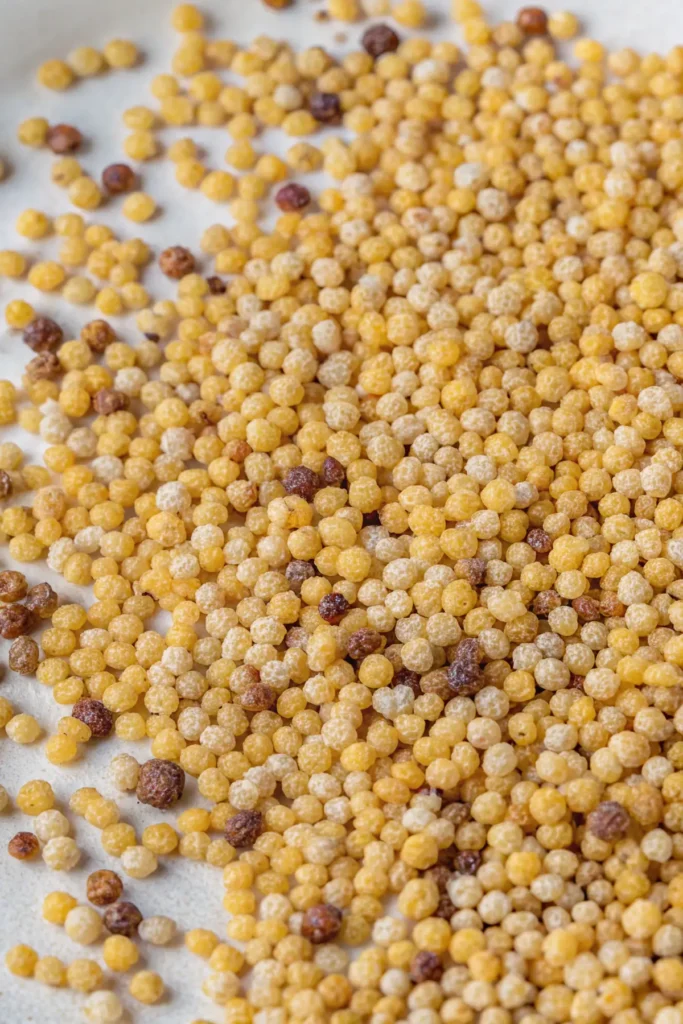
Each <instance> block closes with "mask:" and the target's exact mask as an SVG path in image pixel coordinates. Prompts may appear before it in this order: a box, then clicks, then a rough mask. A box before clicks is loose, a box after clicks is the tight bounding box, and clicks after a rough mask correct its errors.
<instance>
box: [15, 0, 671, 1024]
mask: <svg viewBox="0 0 683 1024" xmlns="http://www.w3.org/2000/svg"><path fill="white" fill-rule="evenodd" d="M321 6H322V0H319V2H315V0H313V2H312V0H298V2H297V3H296V5H295V7H293V8H291V9H290V10H288V11H286V12H282V13H276V12H273V11H270V10H268V9H266V8H264V7H263V6H262V5H261V3H260V2H259V0H208V2H206V3H204V4H202V7H203V9H204V10H207V11H209V12H212V13H213V14H214V15H215V17H214V18H213V19H212V27H213V28H214V29H215V32H216V34H217V36H219V37H230V38H234V39H236V40H237V41H239V42H243V43H244V42H247V41H249V39H251V38H253V37H254V36H255V35H257V34H259V33H261V32H264V33H268V34H271V35H273V36H275V37H278V38H287V39H289V40H291V41H292V42H294V43H296V44H297V45H304V44H307V45H308V44H311V43H314V42H315V43H319V44H322V45H325V46H326V47H328V49H329V50H330V51H331V52H333V53H335V54H339V53H342V52H343V51H344V49H345V48H349V47H352V46H353V45H355V44H356V41H357V39H358V37H359V35H360V32H361V31H362V28H361V27H360V26H341V25H339V24H338V23H330V24H322V25H321V24H320V23H317V22H314V20H313V13H314V12H315V11H316V10H317V9H319V8H320V7H321ZM518 6H519V4H518V3H515V2H511V0H495V2H493V3H491V4H488V5H487V8H488V9H489V11H490V12H491V14H492V15H494V16H495V17H501V16H505V17H511V16H513V14H514V12H515V10H516V8H517V7H518ZM545 6H546V8H548V9H556V10H557V9H563V8H564V7H565V6H569V3H567V4H565V3H563V2H559V3H558V2H557V0H551V2H549V3H546V4H545ZM171 7H172V5H171V4H169V3H167V2H165V0H143V2H140V0H115V2H105V0H61V2H60V0H21V2H16V0H0V26H1V31H0V95H2V98H3V99H2V110H1V112H0V120H1V122H2V133H1V134H0V155H1V156H2V157H3V158H4V159H6V160H8V161H9V163H10V164H11V166H12V172H13V173H12V175H11V177H10V178H9V179H8V180H7V181H5V182H3V183H2V184H1V185H0V247H3V248H4V247H6V246H11V247H13V248H19V249H21V250H23V251H26V252H30V251H31V250H32V249H35V248H37V247H35V246H33V245H32V244H31V243H26V242H25V241H24V240H22V239H18V238H17V237H16V235H15V234H14V231H13V223H14V220H15V217H16V213H17V211H18V210H20V209H22V208H24V207H26V206H34V207H37V208H39V209H43V210H45V211H46V212H47V213H49V214H51V215H56V214H58V213H60V212H64V211H66V210H67V209H68V208H69V206H68V203H67V201H66V196H65V194H64V193H63V192H62V191H61V190H60V189H58V188H57V186H55V185H52V184H51V183H50V181H49V165H50V155H49V154H48V153H47V152H46V151H38V152H35V151H32V150H26V149H22V148H21V147H20V146H19V145H18V144H17V143H16V142H15V140H14V136H15V128H16V125H17V123H18V122H19V121H20V120H21V119H23V118H25V117H27V116H31V115H44V116H46V117H48V118H49V119H50V120H51V121H53V122H54V121H66V122H70V123H73V124H76V125H78V127H79V128H80V129H81V130H82V132H83V134H84V135H85V136H86V138H87V139H88V145H87V147H86V148H85V151H84V154H83V158H82V162H83V164H84V166H85V167H86V169H87V170H88V171H89V172H91V173H93V174H94V175H97V174H98V172H99V170H101V168H102V167H103V166H105V165H106V164H107V163H110V162H112V160H114V159H120V158H121V150H120V144H121V140H122V138H123V135H124V128H123V126H122V124H121V121H120V112H121V111H122V110H123V109H124V108H125V107H127V106H130V105H133V104H134V103H138V102H144V101H145V97H146V95H147V93H146V86H147V83H148V82H149V80H150V79H151V77H152V76H153V74H155V73H157V72H159V71H162V70H167V67H168V61H169V57H170V53H171V51H172V48H173V46H174V33H173V32H172V30H171V28H170V25H169V17H168V16H169V12H170V10H171ZM428 7H429V8H430V11H431V12H433V15H434V17H433V33H434V36H435V38H436V37H441V38H451V39H456V40H457V38H458V37H457V30H456V29H455V27H454V26H453V24H452V23H451V22H450V21H449V19H448V17H447V13H448V8H449V0H428ZM572 9H573V10H575V11H576V13H577V14H579V15H584V16H585V22H584V24H585V29H586V31H587V33H588V34H589V35H591V36H593V37H594V38H597V39H600V40H601V41H602V42H604V43H605V44H607V45H608V46H610V47H619V46H632V47H634V48H637V49H639V50H649V49H655V50H666V49H667V48H669V47H670V46H672V45H674V44H675V43H677V42H680V41H683V5H682V4H680V2H679V0H650V2H649V3H642V2H639V0H628V2H627V0H599V2H598V3H595V0H579V2H576V3H574V4H573V5H572ZM339 32H343V33H344V34H345V35H346V36H347V40H348V41H347V42H346V43H340V42H338V41H337V40H336V39H335V36H337V34H338V33H339ZM117 36H120V37H125V38H132V39H134V40H135V41H136V42H137V43H139V45H140V46H141V48H142V50H143V51H144V53H145V58H146V59H145V60H144V62H143V63H142V64H141V66H140V67H139V68H136V69H135V70H134V71H132V72H113V73H110V74H108V75H104V76H102V77H101V78H98V79H92V80H89V81H86V82H84V83H82V84H80V85H78V86H77V87H75V88H73V89H71V90H69V92H67V93H65V94H56V93H49V92H47V91H45V90H42V89H40V88H39V87H38V86H37V85H36V84H35V80H34V69H35V67H36V66H37V64H38V63H39V62H40V61H42V60H45V59H47V58H49V57H55V56H65V55H66V54H67V53H68V51H69V50H71V49H72V48H73V47H75V46H77V45H83V44H86V43H87V44H92V45H95V46H101V45H103V44H104V43H105V42H106V41H107V40H109V39H111V38H113V37H117ZM162 134H163V133H162ZM178 134H192V135H193V137H195V138H197V139H198V140H200V141H202V142H203V143H206V145H207V149H208V150H209V152H210V153H211V160H210V161H209V162H210V164H211V166H213V167H220V166H223V164H222V154H223V151H224V150H225V148H226V147H227V144H228V142H227V134H226V133H225V132H224V131H221V130H212V131H206V130H200V129H190V130H183V131H179V132H175V135H178ZM169 137H172V136H171V133H167V134H166V138H169ZM282 142H283V140H282V138H280V139H278V138H277V136H274V137H273V139H272V141H271V139H270V137H269V138H268V140H267V144H268V146H269V148H276V149H277V148H280V149H281V148H282ZM143 177H144V187H145V188H147V189H148V190H149V191H150V192H151V193H152V194H153V195H154V196H155V197H156V198H157V199H158V200H159V201H160V202H161V204H162V206H163V208H164V216H162V217H160V218H158V219H156V220H155V221H154V222H152V223H150V224H148V225H145V226H142V228H141V229H140V232H139V233H141V234H142V235H144V237H145V238H146V239H148V240H149V241H151V242H152V243H154V244H155V245H157V246H159V247H162V246H165V245H170V244H175V243H178V242H182V243H183V244H187V245H189V246H191V247H192V248H193V249H194V250H195V251H196V250H197V243H198V240H199V237H200V235H201V232H202V231H203V229H204V228H205V227H207V226H208V225H209V224H211V223H214V222H215V221H216V220H220V219H221V209H220V208H218V207H216V206H215V205H214V204H212V203H211V202H209V201H208V200H206V199H204V197H203V196H201V195H196V194H190V193H188V192H183V191H181V190H180V189H179V188H178V186H176V185H175V182H174V180H173V168H172V165H171V164H170V163H169V162H164V161H159V162H158V163H156V164H147V165H145V166H144V168H143ZM96 219H97V220H99V221H104V222H106V223H110V224H112V225H113V226H117V225H119V226H122V222H121V221H119V220H118V219H117V217H116V214H115V212H114V211H113V210H112V208H111V207H109V208H105V209H103V210H101V211H98V212H97V214H96ZM136 233H138V231H137V229H136V228H135V226H134V225H130V224H129V225H127V227H125V228H124V229H123V232H122V237H131V236H132V235H135V234H136ZM55 244H56V243H55V242H54V241H53V242H51V243H49V245H48V246H47V247H46V248H47V249H48V250H51V251H55V250H54V246H55ZM156 283H158V279H156ZM21 294H27V291H26V290H25V289H22V288H16V287H15V286H14V285H12V283H11V282H6V281H3V282H0V305H2V306H3V307H4V305H5V303H6V302H7V301H8V300H9V299H10V298H13V297H17V296H18V295H21ZM37 305H38V306H39V308H40V309H41V310H43V311H46V312H49V311H50V310H52V309H54V310H55V311H59V320H60V322H61V323H63V324H64V326H65V328H66V329H67V330H68V331H69V332H77V330H78V328H79V326H80V325H81V324H82V323H83V322H85V320H87V319H91V317H92V312H91V311H88V310H85V311H83V310H78V309H77V308H76V307H66V306H65V305H61V306H60V304H59V301H58V300H57V301H54V302H52V301H41V302H39V303H37ZM72 336H74V335H73V334H72ZM26 358H27V354H26V350H25V349H24V346H23V345H22V344H21V341H20V339H19V338H18V336H17V335H10V334H8V333H6V332H4V330H0V359H1V366H2V369H1V371H0V372H1V375H2V376H3V377H5V376H6V377H10V378H11V379H13V380H14V381H17V382H18V381H19V378H20V375H21V369H22V366H23V365H24V363H25V361H26ZM7 436H8V435H7V434H3V440H4V439H6V437H7ZM17 440H18V437H17ZM22 442H23V443H24V447H27V446H26V444H25V442H26V437H25V435H24V436H23V437H22ZM8 565H9V563H8V560H7V553H6V551H3V552H0V568H6V567H8ZM30 569H31V571H30V573H29V576H30V579H31V581H32V582H38V581H39V580H40V579H44V578H49V573H48V574H47V575H46V574H44V573H43V572H42V571H41V569H40V567H39V566H35V567H30ZM53 582H54V581H53ZM68 590H69V588H65V587H64V585H63V581H60V592H61V593H62V594H63V595H65V596H69V597H70V598H71V599H75V600H81V601H87V600H88V595H87V594H80V595H79V594H78V593H77V592H75V590H74V588H71V593H68ZM7 646H8V645H7V644H4V647H5V650H3V651H2V653H1V654H0V658H2V660H3V661H5V660H6V648H7ZM1 692H2V694H3V695H6V696H7V697H8V698H9V699H10V700H12V701H13V703H15V705H16V707H17V709H19V710H23V711H28V712H31V713H32V714H35V716H36V717H37V718H38V719H39V721H40V722H41V724H42V725H43V726H44V728H46V730H48V731H52V729H51V727H53V726H54V724H55V722H56V720H57V718H58V717H60V714H61V713H66V711H67V710H68V709H59V708H58V707H57V705H55V704H54V703H53V701H52V699H51V697H50V695H49V694H48V693H47V692H46V691H45V690H44V689H43V688H42V687H41V685H40V684H39V683H37V682H36V681H35V680H23V679H19V678H16V677H15V678H12V677H11V675H9V676H6V677H5V681H4V682H3V684H2V690H1ZM41 746H42V742H38V743H36V744H34V745H33V746H31V747H19V746H16V745H14V744H12V743H11V742H10V741H9V740H8V739H6V738H3V739H2V740H0V782H2V784H3V785H5V786H6V788H7V789H8V790H9V792H10V794H11V795H14V794H15V793H16V791H17V789H18V787H19V786H20V785H21V784H22V783H23V782H25V781H26V780H28V779H30V778H36V777H39V778H46V779H49V781H50V782H51V783H52V784H53V786H54V789H55V792H56V794H57V797H58V801H59V806H61V807H65V806H66V802H67V800H68V797H69V795H70V793H71V792H72V791H73V790H74V789H75V788H77V787H78V786H83V785H95V786H97V787H98V788H99V789H100V790H101V792H102V793H103V794H104V795H106V796H115V795H116V794H115V792H114V790H113V787H112V786H111V785H110V783H109V781H108V780H107V777H106V770H105V769H106V765H107V762H108V760H109V758H110V757H111V756H112V755H113V754H114V753H115V752H119V751H120V750H122V749H123V747H122V745H121V744H119V743H118V742H116V741H110V742H105V743H101V744H99V745H98V744H90V745H89V746H88V747H87V751H86V757H85V758H84V760H82V761H81V762H77V763H75V764H74V765H72V766H67V767H64V768H55V767H53V766H51V765H50V764H49V763H48V762H47V761H46V759H45V757H44V755H43V753H42V750H41ZM127 749H129V750H130V752H131V753H133V754H134V755H135V756H137V757H138V759H139V760H144V759H145V757H147V756H148V746H147V743H146V742H143V743H141V744H129V745H128V748H127ZM188 781H189V783H190V784H189V786H188V792H189V795H190V796H189V798H188V796H186V798H185V800H184V804H183V805H187V804H188V803H189V802H190V801H191V795H192V792H193V790H194V786H193V784H192V781H191V780H188ZM120 806H121V811H122V818H123V819H124V820H126V821H129V822H131V823H133V824H135V825H136V827H137V828H138V834H139V832H140V830H141V828H142V827H144V825H146V824H148V823H149V822H150V821H153V820H159V819H160V818H161V815H160V814H159V813H157V812H151V811H150V809H149V808H144V807H141V806H140V805H138V804H137V801H136V799H135V797H134V795H124V796H122V797H120ZM173 817H174V816H173V815H169V820H171V821H172V820H173ZM71 819H72V823H73V826H74V829H73V834H75V836H76V837H77V839H78V842H79V844H80V845H81V847H82V849H83V851H84V858H83V861H82V864H81V866H80V867H79V868H78V869H77V870H76V871H73V872H71V873H70V874H68V875H65V874H57V873H55V872H51V871H49V870H48V868H47V867H46V866H45V865H44V864H43V862H42V861H41V860H40V859H39V860H37V861H35V862H32V863H28V864H23V865H22V864H20V863H19V862H17V861H14V860H12V859H10V858H9V857H7V855H6V854H5V852H4V851H5V848H6V844H7V841H8V839H9V838H10V837H11V836H12V835H13V834H14V833H15V832H17V831H19V830H20V829H29V830H30V828H31V819H29V818H26V817H25V816H23V815H21V814H20V813H19V812H18V811H16V810H8V811H7V812H5V813H4V814H2V815H0V858H2V860H1V863H2V869H1V871H0V955H2V956H4V953H5V951H6V949H7V948H8V947H9V946H10V945H12V944H13V943H15V942H17V941H24V942H28V943H30V944H31V945H33V946H35V948H36V949H37V950H38V952H39V953H40V954H41V955H47V954H52V955H56V956H60V957H61V958H63V959H64V960H65V961H67V962H68V961H70V960H72V959H75V958H76V957H79V956H88V955H97V952H98V947H97V946H95V947H93V949H92V950H89V949H84V948H82V947H79V946H76V945H75V944H74V943H72V942H70V940H69V939H68V938H67V937H66V936H65V935H64V933H63V931H62V930H61V929H59V928H57V927H56V926H53V925H48V924H46V923H45V922H43V921H42V919H41V916H40V904H41V901H42V898H43V896H44V895H45V894H46V893H47V892H48V891H50V890H52V889H64V890H67V891H69V892H71V893H73V894H74V895H75V896H76V897H78V898H79V899H81V900H84V899H85V896H84V888H85V879H86V877H87V875H88V873H89V872H90V871H93V870H95V869H96V868H101V867H112V868H114V869H116V868H117V862H116V861H115V859H114V858H111V857H109V856H107V855H106V854H104V853H103V852H102V851H101V848H100V844H99V834H98V833H97V831H96V830H95V829H93V828H92V827H91V826H89V825H88V824H87V823H86V822H84V821H83V820H81V819H76V818H75V817H73V816H71ZM221 895H222V887H221V880H220V872H219V871H218V870H216V869H214V868H210V867H207V866H206V865H204V864H196V863H190V862H189V861H184V860H180V859H174V858H166V859H165V861H163V866H162V867H161V868H160V869H159V871H158V872H157V874H156V875H154V876H152V877H151V878H150V879H148V880H147V881H144V882H133V881H130V882H128V883H127V885H126V898H128V899H131V900H133V901H134V902H135V903H136V904H138V906H139V907H140V909H141V911H142V912H143V914H144V915H146V916H148V915H151V914H168V915H170V916H172V917H174V918H176V919H177V921H178V924H179V926H180V927H181V928H190V927H196V926H202V927H209V928H213V929H214V930H215V931H216V932H217V933H218V934H219V935H220V936H224V927H225V914H224V912H223V910H222V908H221ZM141 946H142V944H141ZM142 953H143V956H142V960H141V963H140V966H141V967H142V966H149V967H151V968H154V969H158V970H159V971H160V973H161V974H162V976H163V977H164V980H165V981H166V984H167V986H168V988H169V990H170V995H171V996H172V998H170V999H168V1000H166V1001H165V1002H164V1003H163V1004H161V1005H160V1006H158V1007H139V1006H136V1005H135V1004H134V1003H133V1001H132V1000H131V999H129V998H128V997H127V996H126V995H125V994H124V1000H125V1001H126V1003H127V1006H128V1007H129V1009H131V1010H133V1012H132V1014H131V1018H130V1019H135V1020H139V1021H146V1022H161V1021H164V1024H188V1022H189V1021H191V1020H193V1019H194V1018H197V1017H202V1018H206V1019H208V1020H213V1021H217V1022H218V1021H220V1020H222V1017H223V1012H222V1010H221V1009H220V1008H219V1007H216V1006H213V1005H212V1004H211V1003H210V1002H209V1001H208V1000H206V999H205V998H204V997H202V996H201V995H200V994H199V993H198V988H199V984H200V982H201V978H202V975H203V974H204V973H205V966H204V965H203V964H202V963H201V962H200V961H199V960H197V959H196V958H194V957H192V956H190V955H189V954H188V953H187V952H186V951H185V950H184V949H183V948H182V940H180V941H177V942H176V943H175V945H174V946H173V947H171V948H169V949H166V950H155V949H153V948H151V947H144V946H142ZM129 976H130V975H128V976H126V978H128V977H129ZM124 987H125V986H124V985H123V984H122V983H121V980H119V981H118V982H117V983H116V988H117V991H121V990H122V989H124ZM82 1002H83V997H77V996H75V995H74V994H73V993H71V992H69V991H54V990H49V989H45V988H43V987H41V986H40V985H38V984H37V983H36V982H34V981H21V980H19V979H16V978H13V977H11V976H10V975H9V974H8V973H7V972H6V971H5V969H4V968H0V1021H2V1022H3V1024H19V1022H21V1024H29V1022H37V1021H41V1022H42V1024H57V1022H60V1024H64V1022H72V1021H74V1022H75V1021H77V1020H80V1019H81V1014H80V1006H79V1004H80V1003H82Z"/></svg>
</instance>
